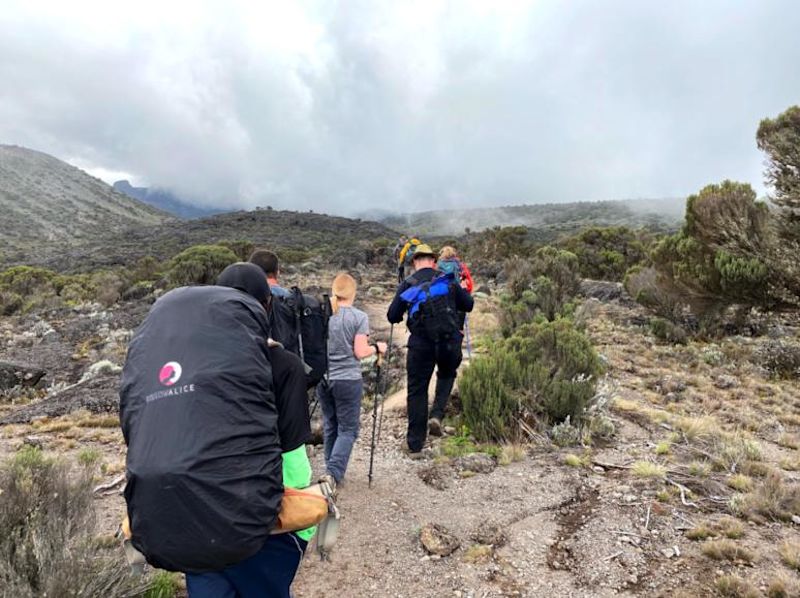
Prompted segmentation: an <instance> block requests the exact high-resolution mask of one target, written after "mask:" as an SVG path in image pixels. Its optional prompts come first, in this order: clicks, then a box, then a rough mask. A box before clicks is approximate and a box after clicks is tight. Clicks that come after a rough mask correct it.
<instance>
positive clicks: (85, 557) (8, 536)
mask: <svg viewBox="0 0 800 598" xmlns="http://www.w3.org/2000/svg"><path fill="white" fill-rule="evenodd" d="M92 473H93V472H92V468H91V466H90V465H80V466H71V465H70V464H69V463H68V462H66V461H62V460H58V459H55V458H52V457H49V456H46V455H45V454H44V453H43V452H42V451H41V450H40V449H38V448H34V447H31V446H28V447H25V448H23V449H22V450H20V451H19V452H17V453H16V454H15V455H14V456H13V457H12V458H10V459H9V460H8V461H6V462H5V463H3V464H2V465H1V466H0V496H2V500H0V587H2V588H3V590H2V591H3V593H4V595H7V596H19V597H20V598H26V597H31V598H33V597H35V596H109V597H112V598H113V597H115V596H120V597H121V596H133V595H141V593H142V592H143V591H144V590H146V587H147V585H146V583H144V582H143V581H142V580H138V579H134V578H132V577H131V576H130V575H129V574H128V570H127V567H126V566H125V565H124V563H122V562H121V561H120V559H119V556H118V554H117V553H116V551H114V552H111V551H108V550H107V549H105V548H103V545H102V544H101V543H100V542H98V540H97V537H96V536H95V509H94V498H93V496H92ZM113 545H114V546H116V543H114V544H113Z"/></svg>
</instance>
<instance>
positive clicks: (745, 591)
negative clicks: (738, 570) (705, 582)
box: [715, 575, 761, 598]
mask: <svg viewBox="0 0 800 598" xmlns="http://www.w3.org/2000/svg"><path fill="white" fill-rule="evenodd" d="M715 585H716V587H717V592H719V595H720V596H725V597H726V598H759V597H760V596H761V593H760V592H759V591H758V590H757V589H756V587H755V586H754V585H753V584H751V583H750V582H749V581H746V580H744V579H742V578H741V577H739V576H737V575H723V576H721V577H720V578H718V579H717V583H716V584H715Z"/></svg>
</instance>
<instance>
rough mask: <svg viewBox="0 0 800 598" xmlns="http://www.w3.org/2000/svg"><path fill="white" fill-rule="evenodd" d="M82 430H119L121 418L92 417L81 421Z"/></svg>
mask: <svg viewBox="0 0 800 598" xmlns="http://www.w3.org/2000/svg"><path fill="white" fill-rule="evenodd" d="M76 423H77V425H78V426H80V427H81V428H119V417H118V416H116V415H92V416H89V417H84V418H81V419H79V420H78V421H77V422H76Z"/></svg>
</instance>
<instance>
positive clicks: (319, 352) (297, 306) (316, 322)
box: [270, 287, 331, 388]
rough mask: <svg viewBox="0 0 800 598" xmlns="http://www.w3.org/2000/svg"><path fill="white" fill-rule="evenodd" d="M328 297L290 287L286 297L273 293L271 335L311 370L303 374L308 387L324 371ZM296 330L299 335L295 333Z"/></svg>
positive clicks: (326, 353) (325, 371)
mask: <svg viewBox="0 0 800 598" xmlns="http://www.w3.org/2000/svg"><path fill="white" fill-rule="evenodd" d="M330 315H331V308H330V299H329V298H328V296H327V295H325V296H323V298H322V300H319V299H317V298H316V297H314V296H312V295H304V294H303V293H302V292H301V291H300V289H299V288H297V287H292V290H291V294H290V295H289V296H288V297H278V296H274V295H273V303H272V317H271V320H270V324H271V325H272V338H273V339H274V340H276V341H278V342H279V343H281V344H282V345H283V347H284V348H285V349H286V350H288V351H291V352H292V353H294V354H295V355H299V356H300V357H302V359H303V361H304V362H305V363H306V364H308V366H309V367H310V368H311V371H310V372H309V373H308V374H307V375H306V384H307V386H308V387H309V388H311V387H312V386H316V385H317V384H318V383H319V381H320V380H322V378H323V377H324V376H325V374H326V373H327V371H328V320H329V319H330ZM298 332H299V335H298Z"/></svg>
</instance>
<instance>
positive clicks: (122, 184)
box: [114, 181, 226, 220]
mask: <svg viewBox="0 0 800 598" xmlns="http://www.w3.org/2000/svg"><path fill="white" fill-rule="evenodd" d="M114 189H115V190H117V191H119V192H120V193H124V194H125V195H127V196H128V197H132V198H134V199H138V200H139V201H141V202H144V203H146V204H149V205H151V206H153V207H156V208H158V209H159V210H164V211H165V212H169V213H170V214H173V215H174V216H177V217H178V218H185V219H187V220H189V219H192V218H203V217H204V216H213V215H214V214H221V213H222V212H225V211H226V210H222V209H218V208H201V207H198V206H194V205H191V204H189V203H186V202H185V201H182V200H181V199H180V198H179V197H177V196H176V195H175V194H173V193H170V192H169V191H165V190H164V189H150V188H149V187H134V186H133V185H131V184H130V182H129V181H117V182H116V183H114Z"/></svg>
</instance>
